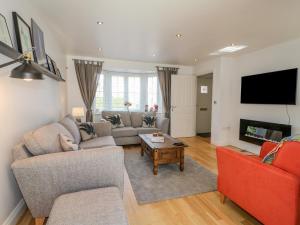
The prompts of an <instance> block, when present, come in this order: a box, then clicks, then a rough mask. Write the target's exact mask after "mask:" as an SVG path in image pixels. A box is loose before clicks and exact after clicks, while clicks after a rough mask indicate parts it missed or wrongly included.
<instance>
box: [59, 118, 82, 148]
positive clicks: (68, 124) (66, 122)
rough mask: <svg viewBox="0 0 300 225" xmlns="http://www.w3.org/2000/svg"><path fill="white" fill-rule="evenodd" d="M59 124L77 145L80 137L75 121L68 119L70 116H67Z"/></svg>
mask: <svg viewBox="0 0 300 225" xmlns="http://www.w3.org/2000/svg"><path fill="white" fill-rule="evenodd" d="M60 123H61V124H62V125H63V126H64V127H65V128H66V129H67V130H68V131H69V132H70V133H71V134H72V136H73V138H74V140H75V143H76V144H79V143H80V140H81V136H80V132H79V128H78V126H77V124H76V122H75V120H73V119H72V117H70V115H67V116H65V118H63V119H62V120H61V121H60Z"/></svg>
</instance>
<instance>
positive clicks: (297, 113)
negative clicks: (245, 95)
mask: <svg viewBox="0 0 300 225" xmlns="http://www.w3.org/2000/svg"><path fill="white" fill-rule="evenodd" d="M289 68H300V39H298V40H293V41H290V42H286V43H282V44H279V45H276V46H272V47H269V48H265V49H262V50H260V51H256V52H252V53H249V54H245V55H240V56H235V57H221V58H219V59H214V60H211V61H209V62H204V63H201V64H199V65H197V66H196V68H195V73H196V74H197V75H201V74H203V73H207V72H213V71H214V79H216V80H214V86H213V88H214V89H215V91H216V89H217V92H218V93H215V92H214V97H213V98H214V100H216V101H217V102H218V103H219V104H217V105H218V107H219V108H217V109H216V107H215V114H214V113H213V121H214V124H215V125H216V126H215V129H214V130H213V131H212V132H214V133H213V134H212V136H213V138H212V140H213V143H214V144H218V145H220V144H221V145H224V144H232V145H235V146H237V147H240V148H243V149H247V150H249V151H252V152H255V153H258V152H259V147H258V146H256V145H253V144H249V143H247V142H243V141H240V140H239V120H240V118H244V119H253V120H260V121H266V122H273V123H283V124H287V123H288V117H287V114H286V111H285V106H283V105H255V104H251V105H248V104H240V90H241V77H242V76H245V75H251V74H258V73H264V72H271V71H276V70H284V69H289ZM299 80H300V79H298V91H297V99H298V102H297V105H296V106H288V108H289V112H290V115H291V125H292V126H293V129H292V134H300V81H299ZM274 91H276V90H274Z"/></svg>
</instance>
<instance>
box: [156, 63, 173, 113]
mask: <svg viewBox="0 0 300 225" xmlns="http://www.w3.org/2000/svg"><path fill="white" fill-rule="evenodd" d="M156 68H157V74H158V80H159V86H160V89H161V94H162V98H163V103H164V107H165V117H166V118H170V110H171V76H172V74H177V72H178V68H171V67H159V66H157V67H156Z"/></svg>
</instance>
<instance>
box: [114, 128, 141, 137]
mask: <svg viewBox="0 0 300 225" xmlns="http://www.w3.org/2000/svg"><path fill="white" fill-rule="evenodd" d="M111 133H112V136H113V137H131V136H136V135H138V132H137V130H136V128H133V127H122V128H114V129H112V131H111Z"/></svg>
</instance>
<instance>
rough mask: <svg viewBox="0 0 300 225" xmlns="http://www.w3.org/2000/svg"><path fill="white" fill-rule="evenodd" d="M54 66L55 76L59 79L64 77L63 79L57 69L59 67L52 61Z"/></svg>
mask: <svg viewBox="0 0 300 225" xmlns="http://www.w3.org/2000/svg"><path fill="white" fill-rule="evenodd" d="M52 65H53V69H54V72H55V74H56V75H57V76H58V77H59V78H62V77H61V73H60V70H59V69H58V67H57V65H56V62H55V61H54V60H52Z"/></svg>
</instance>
